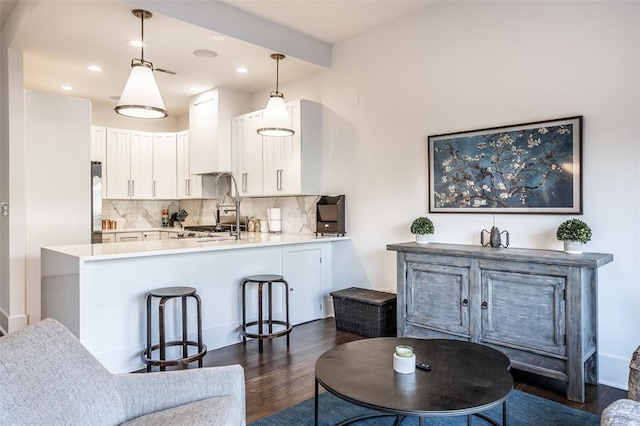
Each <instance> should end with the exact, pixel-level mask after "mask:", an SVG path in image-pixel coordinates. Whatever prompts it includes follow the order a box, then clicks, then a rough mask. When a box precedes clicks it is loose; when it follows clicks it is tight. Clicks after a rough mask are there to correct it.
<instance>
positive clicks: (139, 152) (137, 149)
mask: <svg viewBox="0 0 640 426" xmlns="http://www.w3.org/2000/svg"><path fill="white" fill-rule="evenodd" d="M130 146H131V148H130V149H131V198H133V199H137V200H149V199H151V198H152V197H153V134H152V133H147V132H137V131H136V132H134V131H131V144H130Z"/></svg>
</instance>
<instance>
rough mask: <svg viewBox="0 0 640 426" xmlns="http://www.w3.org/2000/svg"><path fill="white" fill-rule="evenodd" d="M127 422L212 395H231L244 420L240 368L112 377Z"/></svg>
mask: <svg viewBox="0 0 640 426" xmlns="http://www.w3.org/2000/svg"><path fill="white" fill-rule="evenodd" d="M113 381H114V387H115V388H116V389H117V390H118V392H119V393H120V396H121V398H122V403H123V405H124V408H125V415H126V418H127V420H130V419H133V418H136V417H139V416H143V415H145V414H149V413H152V412H156V411H160V410H165V409H168V408H173V407H177V406H180V405H184V404H188V403H190V402H194V401H199V400H203V399H207V398H211V397H215V396H223V395H226V396H232V397H233V398H235V399H237V400H238V402H239V403H240V404H239V406H240V407H242V413H241V415H242V418H243V419H246V406H245V384H244V370H243V369H242V367H241V366H240V365H229V366H223V367H207V368H197V369H187V370H175V371H162V372H153V373H133V374H116V375H114V376H113Z"/></svg>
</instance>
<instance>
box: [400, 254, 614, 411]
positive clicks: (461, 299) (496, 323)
mask: <svg viewBox="0 0 640 426" xmlns="http://www.w3.org/2000/svg"><path fill="white" fill-rule="evenodd" d="M387 249H388V250H391V251H396V252H397V264H398V300H397V303H398V309H397V313H398V321H397V322H398V335H399V336H409V337H418V338H450V339H461V340H468V341H472V342H476V343H481V344H485V345H488V346H491V347H493V348H496V349H498V350H501V351H502V352H504V353H505V354H506V355H507V356H508V357H509V359H510V360H511V366H512V367H513V368H516V369H520V370H525V371H529V372H532V373H536V374H540V375H543V376H547V377H552V378H555V379H560V380H564V381H565V382H567V399H569V400H571V401H577V402H584V390H585V386H584V385H585V382H587V383H591V384H597V383H598V357H597V347H598V345H597V343H598V339H597V330H598V326H597V270H598V268H599V267H600V266H603V265H605V264H607V263H609V262H611V261H613V255H611V254H604V253H584V254H566V253H564V252H561V251H552V250H529V249H517V248H508V249H505V248H491V247H481V246H469V245H454V244H435V243H431V244H416V243H400V244H390V245H388V246H387Z"/></svg>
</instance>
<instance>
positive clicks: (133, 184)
mask: <svg viewBox="0 0 640 426" xmlns="http://www.w3.org/2000/svg"><path fill="white" fill-rule="evenodd" d="M135 195H136V181H135V180H133V179H131V196H132V197H134V196H135Z"/></svg>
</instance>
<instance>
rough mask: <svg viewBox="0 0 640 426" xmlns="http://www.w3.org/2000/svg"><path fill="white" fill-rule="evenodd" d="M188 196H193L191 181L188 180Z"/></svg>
mask: <svg viewBox="0 0 640 426" xmlns="http://www.w3.org/2000/svg"><path fill="white" fill-rule="evenodd" d="M187 195H191V179H187Z"/></svg>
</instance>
